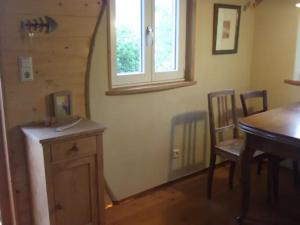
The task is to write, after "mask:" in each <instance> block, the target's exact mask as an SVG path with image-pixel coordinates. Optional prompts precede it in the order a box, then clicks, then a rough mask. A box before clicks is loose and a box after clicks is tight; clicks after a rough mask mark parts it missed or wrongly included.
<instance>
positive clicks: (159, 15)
mask: <svg viewBox="0 0 300 225" xmlns="http://www.w3.org/2000/svg"><path fill="white" fill-rule="evenodd" d="M177 2H178V1H177V0H155V72H167V71H174V70H176V69H177V49H178V48H177V39H178V38H177V37H178V35H177V33H178V32H177V30H178V29H177V28H178V22H177V21H178V4H177Z"/></svg>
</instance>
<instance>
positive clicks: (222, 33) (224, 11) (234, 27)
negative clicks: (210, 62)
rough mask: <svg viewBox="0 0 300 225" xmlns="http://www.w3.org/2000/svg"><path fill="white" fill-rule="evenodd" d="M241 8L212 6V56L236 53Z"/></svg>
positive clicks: (238, 6) (235, 6)
mask: <svg viewBox="0 0 300 225" xmlns="http://www.w3.org/2000/svg"><path fill="white" fill-rule="evenodd" d="M241 8H242V7H241V6H240V5H226V4H214V28H213V51H212V52H213V55H220V54H235V53H237V52H238V44H239V32H240V21H241Z"/></svg>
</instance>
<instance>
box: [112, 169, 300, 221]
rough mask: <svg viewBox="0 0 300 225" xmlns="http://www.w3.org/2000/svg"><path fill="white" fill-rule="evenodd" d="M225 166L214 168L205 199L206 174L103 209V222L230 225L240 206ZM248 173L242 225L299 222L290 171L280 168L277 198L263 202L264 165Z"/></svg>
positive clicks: (298, 191)
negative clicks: (249, 184)
mask: <svg viewBox="0 0 300 225" xmlns="http://www.w3.org/2000/svg"><path fill="white" fill-rule="evenodd" d="M228 169H229V168H228V167H227V166H225V167H221V168H218V169H217V170H216V174H215V179H214V187H213V198H212V200H211V201H208V200H206V181H207V174H206V173H203V174H200V175H197V176H194V177H192V178H188V179H186V180H183V181H180V182H177V183H174V184H172V185H170V186H167V187H164V188H161V189H159V190H157V191H155V192H153V193H151V194H148V195H145V196H140V197H138V198H136V199H131V200H128V201H126V202H123V203H121V204H119V205H117V206H114V207H112V208H109V209H107V210H106V219H107V225H234V224H235V222H234V217H235V216H237V215H238V212H239V205H240V186H239V185H238V182H236V183H237V184H236V185H235V188H234V190H233V191H230V190H229V188H228V180H227V176H228ZM254 171H255V170H254V168H253V175H252V184H253V187H252V198H251V208H250V211H249V215H248V217H247V220H246V221H245V223H244V224H245V225H299V224H300V213H299V209H300V188H296V187H295V186H294V184H293V177H292V173H291V172H290V171H288V170H287V169H282V170H281V171H280V191H279V192H280V199H279V202H278V203H272V204H267V202H266V168H264V170H263V172H262V174H261V175H260V176H257V175H256V174H255V173H254Z"/></svg>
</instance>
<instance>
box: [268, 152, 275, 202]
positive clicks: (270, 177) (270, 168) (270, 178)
mask: <svg viewBox="0 0 300 225" xmlns="http://www.w3.org/2000/svg"><path fill="white" fill-rule="evenodd" d="M273 163H274V162H273V160H272V159H271V157H270V158H269V159H268V164H267V166H268V172H267V203H271V201H272V186H273V168H274V166H273Z"/></svg>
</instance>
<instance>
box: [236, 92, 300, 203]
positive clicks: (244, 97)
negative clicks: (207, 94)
mask: <svg viewBox="0 0 300 225" xmlns="http://www.w3.org/2000/svg"><path fill="white" fill-rule="evenodd" d="M240 98H241V102H242V107H243V112H244V116H251V115H254V114H257V113H261V112H265V111H267V110H268V95H267V91H266V90H260V91H248V92H245V93H242V94H241V95H240ZM255 98H256V99H261V102H262V108H261V109H258V110H254V109H252V110H251V107H250V105H249V104H248V102H249V100H251V99H255ZM268 158H269V160H271V162H270V163H269V165H268V173H269V174H272V176H271V175H270V176H269V178H268V179H269V181H268V182H269V183H270V185H271V183H273V191H274V197H275V198H276V199H277V198H278V186H279V185H278V184H279V177H278V176H279V163H280V161H282V160H284V159H283V158H279V157H276V156H269V157H268ZM261 162H262V161H261ZM261 162H260V164H259V165H260V166H259V167H260V169H259V170H261V165H262V163H261ZM293 172H294V182H295V184H298V183H299V176H298V162H297V161H293ZM259 173H260V172H259ZM272 177H273V180H271V179H272ZM268 186H269V185H268ZM268 198H269V197H268ZM268 200H269V199H268Z"/></svg>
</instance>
